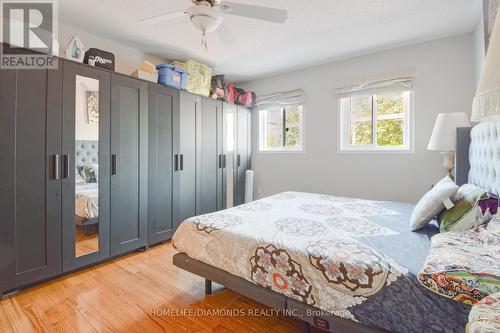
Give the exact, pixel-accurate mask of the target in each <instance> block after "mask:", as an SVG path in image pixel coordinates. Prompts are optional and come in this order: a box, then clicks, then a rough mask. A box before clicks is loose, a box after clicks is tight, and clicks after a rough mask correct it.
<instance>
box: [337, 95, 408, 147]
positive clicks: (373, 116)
mask: <svg viewBox="0 0 500 333" xmlns="http://www.w3.org/2000/svg"><path fill="white" fill-rule="evenodd" d="M411 98H412V92H411V91H410V90H403V91H397V90H396V91H394V92H388V93H387V92H386V93H383V94H379V95H371V94H359V95H352V96H350V97H343V98H340V117H341V120H340V126H341V131H340V133H341V138H340V150H341V151H409V150H410V141H411V140H410V138H411V137H410V134H411V133H410V128H411V127H410V119H411V117H410V116H411V107H412V103H411Z"/></svg>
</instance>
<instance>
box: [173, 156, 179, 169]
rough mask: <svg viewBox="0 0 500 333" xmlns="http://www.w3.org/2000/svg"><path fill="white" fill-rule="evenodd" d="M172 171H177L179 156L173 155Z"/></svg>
mask: <svg viewBox="0 0 500 333" xmlns="http://www.w3.org/2000/svg"><path fill="white" fill-rule="evenodd" d="M174 171H179V154H175V155H174Z"/></svg>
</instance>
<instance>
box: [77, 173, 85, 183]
mask: <svg viewBox="0 0 500 333" xmlns="http://www.w3.org/2000/svg"><path fill="white" fill-rule="evenodd" d="M83 183H85V180H84V179H83V177H82V176H81V175H80V173H79V172H78V170H76V173H75V184H83Z"/></svg>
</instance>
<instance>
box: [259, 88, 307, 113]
mask: <svg viewBox="0 0 500 333" xmlns="http://www.w3.org/2000/svg"><path fill="white" fill-rule="evenodd" d="M305 100H306V96H305V93H304V90H303V89H295V90H290V91H283V92H275V93H270V94H264V95H258V96H257V101H256V103H255V108H256V109H257V110H269V109H275V108H284V107H288V106H294V105H303V104H304V102H305Z"/></svg>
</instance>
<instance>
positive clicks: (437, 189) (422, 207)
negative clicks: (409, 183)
mask: <svg viewBox="0 0 500 333" xmlns="http://www.w3.org/2000/svg"><path fill="white" fill-rule="evenodd" d="M457 190H458V186H457V184H455V182H454V181H453V180H451V178H450V177H448V176H446V177H444V178H443V179H441V180H440V181H439V182H438V183H437V184H436V185H435V186H434V187H433V188H432V189H431V190H430V191H429V192H427V193H426V194H425V195H424V196H423V197H422V199H420V201H419V202H418V203H417V205H416V206H415V208H414V209H413V213H412V214H411V218H410V226H411V230H412V231H415V230H418V229H420V228H422V227H424V226H425V225H426V224H427V223H428V222H429V221H430V220H432V219H433V218H435V217H436V216H437V215H438V214H439V213H440V212H442V211H443V210H444V209H445V207H444V204H443V202H444V201H445V200H447V199H449V198H451V197H452V196H454V195H455V193H457Z"/></svg>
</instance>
